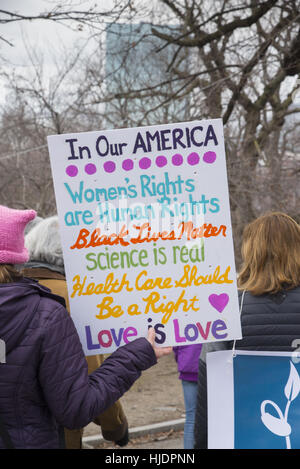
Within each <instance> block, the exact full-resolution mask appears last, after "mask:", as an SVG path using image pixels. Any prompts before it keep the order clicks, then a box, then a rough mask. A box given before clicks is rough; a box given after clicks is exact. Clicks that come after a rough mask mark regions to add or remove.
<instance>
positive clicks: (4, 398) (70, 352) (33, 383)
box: [0, 205, 171, 449]
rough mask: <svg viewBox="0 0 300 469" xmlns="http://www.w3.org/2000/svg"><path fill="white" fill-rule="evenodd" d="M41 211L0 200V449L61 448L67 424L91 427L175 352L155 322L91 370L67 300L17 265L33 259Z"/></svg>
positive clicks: (68, 425)
mask: <svg viewBox="0 0 300 469" xmlns="http://www.w3.org/2000/svg"><path fill="white" fill-rule="evenodd" d="M35 216H36V213H35V212H34V211H33V210H14V209H11V208H8V207H4V206H2V205H0V338H1V340H2V341H3V343H5V351H6V355H5V362H4V363H3V360H2V363H0V383H1V386H0V448H16V449H55V448H61V447H62V440H63V438H62V437H63V431H62V430H63V427H65V428H69V429H77V428H83V427H84V426H86V425H87V424H88V423H89V422H91V421H92V420H93V419H95V418H96V417H97V416H98V415H100V414H101V413H102V412H104V411H105V410H106V409H108V408H109V407H110V406H111V405H113V403H114V402H116V401H117V400H118V399H119V398H120V397H121V396H122V395H123V394H124V393H125V392H126V391H127V390H128V389H129V388H130V387H131V385H132V384H133V383H134V382H135V381H136V380H137V379H138V378H139V376H140V375H141V372H142V371H143V370H146V369H147V368H149V367H150V366H152V365H154V364H155V363H156V361H157V358H159V357H160V356H161V355H163V354H165V353H170V351H171V349H170V348H169V349H168V348H166V349H165V350H164V349H158V348H157V347H156V346H155V331H154V328H150V329H149V331H148V335H147V338H144V337H142V338H139V339H135V340H133V341H132V342H130V343H128V344H126V345H124V346H122V347H119V348H118V350H116V351H115V352H114V353H112V354H111V355H110V356H109V357H108V358H107V359H106V360H105V362H104V363H103V364H102V365H101V366H100V367H99V368H97V369H96V370H95V371H93V372H92V373H91V374H90V375H89V374H88V365H87V361H86V359H85V356H84V353H83V349H82V345H81V343H80V340H79V336H78V333H77V331H76V328H75V325H74V323H73V321H72V319H71V318H70V316H69V314H68V313H67V311H66V308H65V301H64V299H63V298H62V297H60V296H58V295H55V294H53V293H52V292H51V291H50V290H49V289H48V288H46V287H44V286H42V285H40V284H39V283H38V282H37V281H36V280H34V279H29V278H26V277H23V276H22V275H21V274H20V272H19V270H18V269H16V268H15V265H17V266H19V267H20V266H21V265H22V264H24V263H26V262H28V260H29V255H28V251H27V249H26V247H25V246H24V230H25V227H26V225H27V223H28V222H29V221H31V220H33V219H34V217H35Z"/></svg>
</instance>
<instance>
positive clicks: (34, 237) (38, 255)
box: [25, 216, 64, 267]
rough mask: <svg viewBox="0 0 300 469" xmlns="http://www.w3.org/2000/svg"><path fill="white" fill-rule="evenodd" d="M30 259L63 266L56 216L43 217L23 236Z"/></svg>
mask: <svg viewBox="0 0 300 469" xmlns="http://www.w3.org/2000/svg"><path fill="white" fill-rule="evenodd" d="M25 246H26V248H27V249H28V252H29V256H30V261H37V262H43V263H47V264H50V265H53V266H56V267H63V265H64V261H63V254H62V247H61V241H60V235H59V225H58V217H57V216H53V217H49V218H45V219H44V220H42V221H41V222H40V223H38V224H37V225H36V226H34V227H33V228H32V230H30V231H29V233H28V234H27V235H26V237H25Z"/></svg>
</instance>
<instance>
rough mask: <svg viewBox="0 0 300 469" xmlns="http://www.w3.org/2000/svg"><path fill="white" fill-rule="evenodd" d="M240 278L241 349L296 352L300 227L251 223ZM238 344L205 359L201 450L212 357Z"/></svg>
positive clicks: (198, 431) (208, 348)
mask: <svg viewBox="0 0 300 469" xmlns="http://www.w3.org/2000/svg"><path fill="white" fill-rule="evenodd" d="M241 253H242V260H243V264H242V268H241V270H240V273H239V276H238V288H239V301H240V307H241V325H242V339H241V340H238V341H236V346H235V347H236V349H239V350H257V351H280V352H283V351H286V352H292V351H294V345H293V344H295V343H296V342H295V341H296V339H299V338H300V227H299V225H298V223H297V222H296V221H295V220H294V219H293V218H291V217H290V216H288V215H287V214H285V213H281V212H271V213H267V214H265V215H262V216H260V217H259V218H257V219H256V220H254V221H252V222H251V223H250V224H249V225H247V226H246V227H245V229H244V232H243V240H242V249H241ZM230 348H232V342H221V343H218V342H217V343H212V344H205V345H204V346H203V347H202V351H201V355H200V360H199V374H198V396H197V410H196V423H195V448H206V447H207V389H206V353H208V352H212V351H215V350H220V349H230Z"/></svg>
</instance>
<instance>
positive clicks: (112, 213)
mask: <svg viewBox="0 0 300 469" xmlns="http://www.w3.org/2000/svg"><path fill="white" fill-rule="evenodd" d="M48 145H49V152H50V159H51V165H52V173H53V179H54V186H55V194H56V201H57V209H58V215H59V219H60V230H61V238H62V245H63V252H64V261H65V269H66V275H67V283H68V291H69V296H70V308H71V315H72V318H73V320H74V322H75V325H76V327H77V330H78V333H79V335H80V338H81V341H82V344H83V347H84V350H85V353H86V354H87V355H92V354H95V353H109V352H111V351H113V350H115V349H116V348H117V347H118V346H120V345H123V344H125V343H128V342H129V341H131V340H133V339H135V338H137V337H141V336H145V335H146V332H147V328H148V326H149V325H153V326H154V328H155V330H156V341H157V343H158V344H159V345H178V344H179V345H180V344H182V345H183V344H185V345H187V344H193V343H200V342H206V341H216V340H230V339H233V338H239V337H240V336H241V331H240V319H239V312H238V300H237V289H236V274H235V267H234V255H233V244H232V231H231V221H230V209H229V200H228V187H227V176H226V162H225V152H224V140H223V128H222V122H221V120H220V119H214V120H210V121H196V122H186V123H181V124H168V125H161V126H155V127H141V128H133V129H120V130H108V131H99V132H86V133H78V134H71V135H54V136H51V137H48Z"/></svg>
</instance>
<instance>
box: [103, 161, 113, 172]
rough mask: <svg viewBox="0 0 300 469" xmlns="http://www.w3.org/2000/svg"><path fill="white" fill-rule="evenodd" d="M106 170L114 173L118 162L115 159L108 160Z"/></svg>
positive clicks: (104, 166)
mask: <svg viewBox="0 0 300 469" xmlns="http://www.w3.org/2000/svg"><path fill="white" fill-rule="evenodd" d="M103 168H104V171H106V172H107V173H113V172H114V170H115V169H116V163H114V162H113V161H106V162H105V163H104V165H103Z"/></svg>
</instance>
